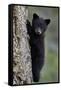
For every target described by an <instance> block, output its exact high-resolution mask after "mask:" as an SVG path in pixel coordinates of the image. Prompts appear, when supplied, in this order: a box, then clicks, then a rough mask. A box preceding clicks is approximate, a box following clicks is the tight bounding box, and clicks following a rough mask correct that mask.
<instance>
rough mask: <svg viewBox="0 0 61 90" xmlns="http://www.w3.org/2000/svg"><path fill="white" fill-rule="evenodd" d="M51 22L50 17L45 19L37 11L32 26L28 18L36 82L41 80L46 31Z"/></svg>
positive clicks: (33, 71)
mask: <svg viewBox="0 0 61 90" xmlns="http://www.w3.org/2000/svg"><path fill="white" fill-rule="evenodd" d="M49 23H50V19H46V20H44V19H43V18H40V17H39V16H38V15H37V14H35V13H34V14H33V19H32V26H31V24H30V22H29V20H27V30H28V34H29V36H30V41H29V42H30V46H31V57H32V73H33V80H34V81H35V82H38V81H39V78H40V71H41V69H42V67H43V65H44V52H45V51H44V32H45V31H46V29H47V26H48V24H49ZM40 31H41V32H40Z"/></svg>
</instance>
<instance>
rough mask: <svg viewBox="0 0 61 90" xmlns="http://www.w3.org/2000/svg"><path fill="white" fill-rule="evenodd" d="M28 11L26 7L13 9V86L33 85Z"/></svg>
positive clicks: (17, 6)
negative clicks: (27, 27)
mask: <svg viewBox="0 0 61 90" xmlns="http://www.w3.org/2000/svg"><path fill="white" fill-rule="evenodd" d="M27 16H28V11H27V8H26V7H25V6H19V5H14V7H13V85H15V84H16V85H21V84H31V83H32V66H31V55H30V49H29V48H30V47H29V43H28V38H27V37H28V35H27V29H26V19H27Z"/></svg>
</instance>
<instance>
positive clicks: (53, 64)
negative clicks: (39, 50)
mask: <svg viewBox="0 0 61 90" xmlns="http://www.w3.org/2000/svg"><path fill="white" fill-rule="evenodd" d="M58 11H59V8H57V7H56V8H53V7H32V6H28V16H29V17H28V19H29V20H30V22H32V17H33V13H37V14H38V15H39V16H40V17H42V18H44V19H50V20H51V23H50V24H49V25H48V28H47V31H46V33H45V64H44V66H43V69H42V70H41V72H40V81H39V83H48V82H58V17H59V15H58Z"/></svg>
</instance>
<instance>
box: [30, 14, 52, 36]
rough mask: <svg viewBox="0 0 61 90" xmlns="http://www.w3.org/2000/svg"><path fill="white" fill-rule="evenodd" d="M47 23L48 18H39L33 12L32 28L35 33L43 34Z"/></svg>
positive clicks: (48, 21)
mask: <svg viewBox="0 0 61 90" xmlns="http://www.w3.org/2000/svg"><path fill="white" fill-rule="evenodd" d="M49 23H50V19H43V18H40V17H39V16H38V15H37V14H36V13H34V14H33V20H32V28H33V30H34V32H35V33H36V34H37V35H41V34H43V33H44V32H45V31H46V29H47V26H48V24H49Z"/></svg>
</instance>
